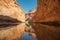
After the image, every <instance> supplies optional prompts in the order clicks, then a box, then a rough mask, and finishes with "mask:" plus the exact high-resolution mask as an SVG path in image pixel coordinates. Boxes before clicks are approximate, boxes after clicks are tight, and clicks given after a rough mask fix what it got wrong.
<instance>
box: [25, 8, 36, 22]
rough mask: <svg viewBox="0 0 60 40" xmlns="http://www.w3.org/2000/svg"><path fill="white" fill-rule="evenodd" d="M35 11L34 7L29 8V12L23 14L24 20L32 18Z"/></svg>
mask: <svg viewBox="0 0 60 40" xmlns="http://www.w3.org/2000/svg"><path fill="white" fill-rule="evenodd" d="M35 12H36V8H33V9H32V10H29V12H28V13H26V14H25V18H26V21H27V20H32V18H33V16H34V15H35Z"/></svg>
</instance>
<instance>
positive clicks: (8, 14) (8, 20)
mask: <svg viewBox="0 0 60 40" xmlns="http://www.w3.org/2000/svg"><path fill="white" fill-rule="evenodd" d="M22 22H25V14H24V11H23V9H22V8H21V7H20V6H19V4H18V3H17V2H16V0H0V40H19V39H20V37H21V36H22V35H23V33H24V31H25V23H22Z"/></svg>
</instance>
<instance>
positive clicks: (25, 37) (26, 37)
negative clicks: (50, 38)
mask: <svg viewBox="0 0 60 40" xmlns="http://www.w3.org/2000/svg"><path fill="white" fill-rule="evenodd" d="M20 40H36V39H35V38H33V37H32V36H30V35H29V34H28V32H25V33H24V35H23V36H22V37H21V39H20Z"/></svg>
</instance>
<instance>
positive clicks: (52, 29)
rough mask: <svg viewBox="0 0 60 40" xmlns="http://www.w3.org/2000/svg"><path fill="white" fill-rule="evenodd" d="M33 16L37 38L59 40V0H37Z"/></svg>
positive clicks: (39, 39) (40, 39)
mask: <svg viewBox="0 0 60 40" xmlns="http://www.w3.org/2000/svg"><path fill="white" fill-rule="evenodd" d="M33 18H34V19H33V21H34V22H35V24H33V28H34V29H35V32H36V35H37V39H38V40H60V0H38V7H37V12H36V15H35V16H34V17H33Z"/></svg>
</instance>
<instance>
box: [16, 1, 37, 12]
mask: <svg viewBox="0 0 60 40" xmlns="http://www.w3.org/2000/svg"><path fill="white" fill-rule="evenodd" d="M17 2H18V3H19V5H20V6H21V7H22V9H23V10H24V12H25V13H27V12H28V11H29V10H31V9H32V8H36V7H37V0H17Z"/></svg>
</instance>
